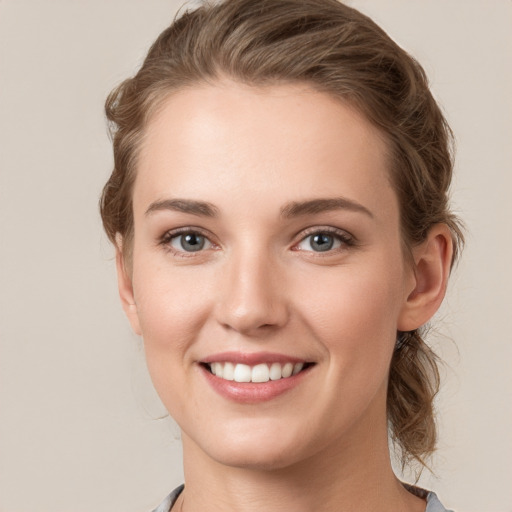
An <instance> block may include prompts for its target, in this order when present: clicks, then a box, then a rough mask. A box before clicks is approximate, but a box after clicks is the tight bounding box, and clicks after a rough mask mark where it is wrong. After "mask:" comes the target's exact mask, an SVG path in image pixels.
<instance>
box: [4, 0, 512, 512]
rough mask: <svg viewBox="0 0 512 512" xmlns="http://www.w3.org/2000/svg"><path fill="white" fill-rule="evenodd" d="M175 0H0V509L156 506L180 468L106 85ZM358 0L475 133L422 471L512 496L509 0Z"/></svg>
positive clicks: (482, 509) (448, 482)
mask: <svg viewBox="0 0 512 512" xmlns="http://www.w3.org/2000/svg"><path fill="white" fill-rule="evenodd" d="M255 1H256V0H255ZM178 4H179V2H177V1H175V2H173V1H171V0H165V1H164V0H138V1H135V0H108V1H104V0H87V1H86V0H81V1H80V0H75V1H71V0H46V1H44V0H0V216H1V217H0V218H1V225H0V251H1V252H0V259H1V260H0V511H1V512H29V511H32V510H38V511H41V512H64V511H66V512H91V511H95V512H106V511H109V512H117V511H119V512H143V511H145V510H148V509H150V508H151V507H152V506H154V505H156V504H157V502H159V501H160V499H161V498H163V496H164V495H166V494H167V493H168V492H169V491H170V490H171V488H173V487H174V486H175V485H177V484H179V483H180V482H181V480H182V474H181V461H180V445H179V440H178V431H177V428H176V427H175V426H173V425H172V422H171V421H169V420H165V419H164V420H158V419H155V418H158V417H159V416H161V415H162V414H163V413H164V411H163V408H162V406H161V405H160V404H159V402H158V400H157V399H156V398H155V395H154V393H153V391H152V388H151V385H150V384H149V381H148V377H147V374H146V371H145V368H144V362H143V357H142V352H141V346H140V341H139V340H138V339H137V338H136V337H135V336H133V335H132V334H131V332H130V330H129V328H128V324H127V322H126V321H125V319H124V318H123V314H122V312H121V308H120V306H119V304H118V299H117V291H116V285H115V276H114V265H113V261H112V259H111V256H112V250H111V248H110V247H109V245H108V243H107V242H106V240H105V237H104V235H102V233H101V230H100V221H99V216H98V213H97V199H98V196H99V193H100V189H101V186H102V184H103V183H104V181H105V180H106V178H107V175H108V173H109V170H110V167H111V162H112V158H111V152H110V146H109V142H108V139H107V135H106V129H105V123H104V119H103V112H102V103H103V101H104V98H105V96H106V94H107V93H108V91H109V90H110V89H111V88H112V87H113V86H114V85H115V84H116V83H118V82H119V81H120V80H121V79H122V78H124V77H126V76H127V75H129V74H131V73H132V72H133V71H134V70H135V69H136V66H137V65H138V64H139V63H140V61H141V59H142V57H143V55H144V52H145V51H146V50H147V48H148V45H149V44H150V42H151V41H152V40H153V39H154V38H155V37H156V35H157V33H158V32H159V31H160V30H161V29H163V28H164V27H165V26H166V25H167V24H168V23H169V21H170V20H171V18H172V17H173V14H174V11H175V9H176V8H177V6H178ZM352 4H353V5H354V6H356V7H358V8H360V9H361V10H362V11H363V12H366V13H367V14H369V15H370V16H373V17H374V18H375V19H376V21H377V22H379V23H380V24H382V26H383V27H384V28H385V29H386V30H387V31H389V32H390V34H391V35H392V36H393V37H394V38H395V39H396V40H397V41H398V42H399V43H400V44H402V45H403V46H405V47H406V48H407V49H408V50H409V51H410V52H411V53H413V54H414V55H415V56H416V57H417V58H418V59H419V60H420V62H422V63H423V64H424V66H425V68H426V70H427V72H428V74H429V76H430V78H431V81H432V84H433V89H434V91H435V94H436V96H437V97H438V99H439V101H440V102H441V103H442V105H443V106H444V108H445V110H446V113H447V116H448V118H449V120H450V121H451V123H452V126H453V128H454V130H455V132H456V134H457V138H458V163H457V179H456V183H455V190H454V203H455V205H456V209H457V210H458V211H459V212H460V213H461V215H462V216H463V218H464V219H465V221H466V223H467V225H468V228H469V233H468V244H467V248H466V251H465V254H464V259H463V262H462V264H461V265H460V267H459V268H458V269H457V271H456V273H455V275H454V278H453V281H452V288H451V291H450V294H449V297H448V301H447V303H446V305H445V307H444V308H443V311H442V312H441V314H440V315H438V318H437V321H436V323H435V326H436V330H437V331H439V332H441V333H444V334H445V335H447V336H448V337H449V338H450V339H448V338H446V337H445V336H441V335H436V336H434V337H433V343H435V344H436V346H438V348H439V351H440V352H441V354H442V355H443V357H444V358H445V359H446V360H447V362H448V368H447V369H446V371H445V372H444V373H445V374H446V375H445V376H446V379H445V385H444V388H443V391H442V393H441V396H440V398H439V402H438V407H439V411H440V414H441V439H440V450H439V454H438V456H437V457H436V459H435V461H434V469H435V471H436V476H433V475H430V474H427V473H425V474H424V476H423V479H422V483H423V484H424V485H426V486H429V487H432V488H434V489H436V490H437V491H438V493H439V494H440V496H441V497H442V499H443V501H444V502H445V503H446V505H448V506H450V507H454V508H456V509H457V510H458V511H465V512H510V511H512V485H511V481H512V441H511V439H512V412H511V404H512V371H511V361H512V335H511V317H512V299H511V297H512V272H511V262H512V202H511V201H510V195H511V192H512V172H511V162H512V149H511V148H512V99H511V91H512V72H511V62H512V30H511V22H512V2H511V1H510V0H429V1H426V0H354V1H353V2H352ZM451 339H452V340H453V341H451Z"/></svg>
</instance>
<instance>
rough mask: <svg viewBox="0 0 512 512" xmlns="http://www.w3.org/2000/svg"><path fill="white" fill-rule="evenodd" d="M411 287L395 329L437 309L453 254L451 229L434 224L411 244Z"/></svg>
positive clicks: (412, 324) (418, 324) (418, 323)
mask: <svg viewBox="0 0 512 512" xmlns="http://www.w3.org/2000/svg"><path fill="white" fill-rule="evenodd" d="M412 253H413V257H414V288H413V289H412V290H410V291H409V292H408V296H407V298H406V301H405V303H404V305H403V308H402V311H401V313H400V317H399V322H398V326H397V328H398V330H399V331H412V330H414V329H417V328H418V327H421V326H422V325H424V324H425V323H426V322H428V321H429V320H430V319H431V318H432V316H433V315H434V313H435V312H436V311H437V310H438V309H439V306H440V305H441V303H442V301H443V298H444V296H445V293H446V286H447V283H448V277H449V275H450V267H451V262H452V254H453V242H452V237H451V233H450V229H449V228H448V226H446V225H445V224H436V225H435V226H433V227H432V228H431V229H430V231H429V234H428V236H427V239H426V240H425V241H424V242H423V243H421V244H420V245H418V246H417V247H414V248H413V250H412Z"/></svg>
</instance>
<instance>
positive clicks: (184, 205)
mask: <svg viewBox="0 0 512 512" xmlns="http://www.w3.org/2000/svg"><path fill="white" fill-rule="evenodd" d="M162 210H172V211H175V212H182V213H191V214H192V215H199V216H201V217H217V216H218V214H219V210H218V208H217V207H216V206H214V205H213V204H211V203H207V202H205V201H194V200H192V199H163V200H161V201H155V202H154V203H151V204H150V205H149V208H148V209H147V210H146V215H149V214H151V213H154V212H158V211H162Z"/></svg>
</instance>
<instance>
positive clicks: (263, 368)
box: [209, 362, 304, 382]
mask: <svg viewBox="0 0 512 512" xmlns="http://www.w3.org/2000/svg"><path fill="white" fill-rule="evenodd" d="M209 367H210V370H211V371H212V373H213V374H214V375H216V376H217V377H220V378H221V379H225V380H234V381H235V382H268V381H269V380H279V379H286V378H287V377H291V376H292V375H295V374H297V373H299V372H300V371H301V370H302V368H303V367H304V363H295V364H293V363H285V364H281V363H272V364H270V365H268V364H266V363H262V364H257V365H256V366H249V365H247V364H234V363H228V362H226V363H209Z"/></svg>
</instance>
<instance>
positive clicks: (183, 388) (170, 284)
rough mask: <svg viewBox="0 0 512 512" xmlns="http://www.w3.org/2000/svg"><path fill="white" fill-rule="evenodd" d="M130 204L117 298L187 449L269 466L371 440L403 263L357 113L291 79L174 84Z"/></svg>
mask: <svg viewBox="0 0 512 512" xmlns="http://www.w3.org/2000/svg"><path fill="white" fill-rule="evenodd" d="M133 208H134V221H135V231H134V242H133V259H132V262H131V266H130V272H131V280H130V279H129V278H128V279H126V278H123V275H122V274H121V293H122V295H124V299H125V301H126V303H127V304H129V303H132V304H133V305H131V306H130V305H127V306H126V308H127V311H128V315H129V317H130V320H131V322H132V325H133V327H134V329H135V330H136V331H137V332H138V333H140V334H142V336H143V338H144V345H145V350H146V355H147V364H148V367H149V371H150V374H151V377H152V379H153V382H154V385H155V388H156V390H157V391H158V393H159V395H160V397H161V399H162V401H163V403H164V404H165V406H166V407H167V409H168V410H169V412H170V414H171V415H172V416H173V417H174V418H175V420H176V421H177V422H178V424H179V425H180V427H181V429H182V431H183V439H184V443H185V447H186V449H187V446H189V447H191V449H192V447H193V448H194V449H195V450H196V452H197V453H200V454H202V455H204V456H208V457H210V458H213V459H214V460H216V461H218V462H221V463H223V464H228V465H233V466H244V467H253V466H254V467H266V468H273V467H284V466H287V465H290V464H293V463H295V462H297V461H300V460H304V459H305V458H308V457H311V456H314V455H315V454H320V453H325V452H326V450H329V452H332V450H338V449H340V447H343V446H345V447H346V446H348V445H350V446H353V443H354V442H356V443H358V442H361V443H363V442H367V441H368V436H374V437H375V435H376V433H378V437H379V436H380V438H385V436H386V404H385V402H386V382H387V377H388V369H389V364H390V358H391V355H392V352H393V349H394V345H395V339H396V332H397V330H398V329H400V328H401V323H402V322H403V317H404V315H405V314H406V313H405V304H406V301H407V297H408V295H409V294H410V293H411V291H412V289H413V288H414V275H413V272H412V270H411V269H410V268H409V267H408V266H407V265H405V263H404V258H403V254H402V249H401V241H400V227H399V211H398V204H397V198H396V195H395V192H394V190H393V189H392V187H391V185H390V181H389V178H388V171H387V168H386V146H385V143H384V141H383V140H382V138H381V137H380V136H379V133H378V131H377V130H376V129H374V128H373V127H372V125H370V123H369V122H368V121H366V120H365V119H364V118H363V117H361V116H360V115H359V114H358V113H357V112H355V111H354V110H353V109H351V108H349V107H347V106H345V105H343V104H342V103H340V102H339V101H336V100H334V99H332V98H331V97H330V96H328V95H325V94H322V93H319V92H315V91H313V90H311V89H309V88H308V87H306V86H301V85H280V86H273V87H267V88H259V89H258V88H254V87H249V86H244V85H240V84H237V83H233V82H229V81H224V82H220V83H219V84H217V85H205V86H197V87H191V88H187V89H184V90H181V91H179V92H176V93H174V94H173V95H171V96H170V97H169V98H168V99H167V100H166V102H165V103H164V105H163V108H162V109H161V110H159V111H158V113H157V114H155V115H154V117H153V118H152V119H151V120H150V122H149V125H148V129H147V135H146V138H145V140H144V143H143V146H142V150H141V154H140V158H139V161H138V174H137V178H136V182H135V186H134V192H133ZM130 272H129V273H130ZM123 283H124V284H123ZM123 290H124V291H123ZM132 293H133V296H132ZM301 368H302V369H301ZM212 371H213V372H214V373H218V375H214V373H212ZM290 372H291V373H292V375H291V376H290ZM296 372H298V373H296ZM247 381H249V382H247Z"/></svg>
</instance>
